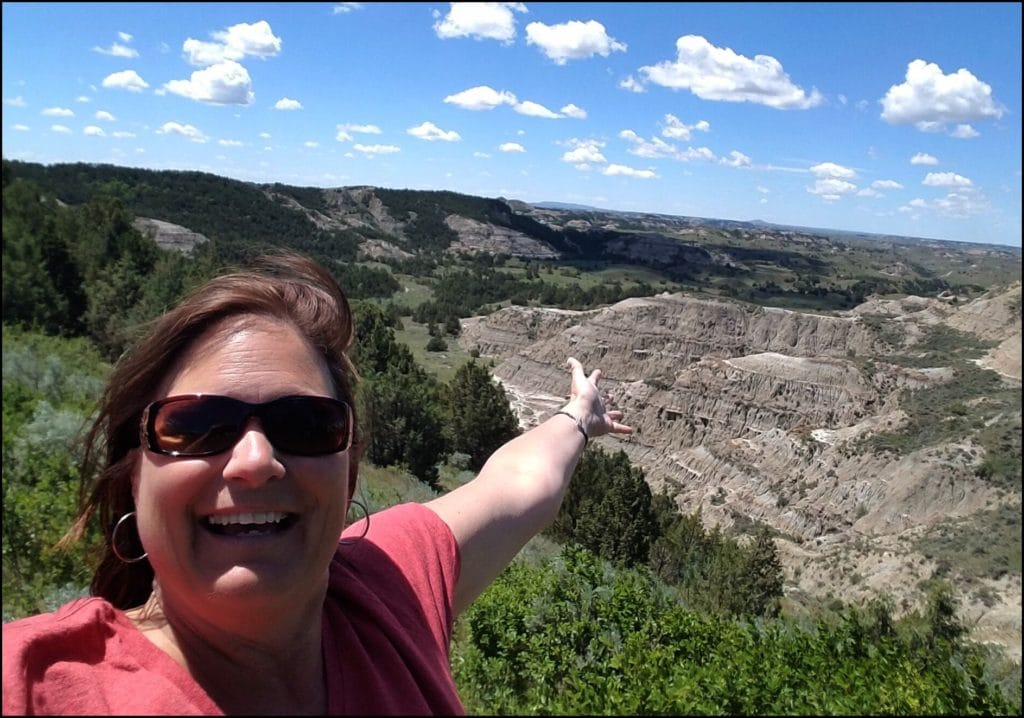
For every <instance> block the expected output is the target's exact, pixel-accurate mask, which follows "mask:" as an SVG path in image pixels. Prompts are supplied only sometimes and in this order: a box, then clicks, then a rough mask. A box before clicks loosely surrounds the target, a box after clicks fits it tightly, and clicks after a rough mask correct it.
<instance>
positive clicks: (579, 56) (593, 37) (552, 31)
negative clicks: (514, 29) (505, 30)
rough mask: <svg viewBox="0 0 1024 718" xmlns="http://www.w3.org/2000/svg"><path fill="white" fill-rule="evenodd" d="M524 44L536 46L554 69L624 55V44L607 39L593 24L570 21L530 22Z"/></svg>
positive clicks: (601, 30) (593, 22)
mask: <svg viewBox="0 0 1024 718" xmlns="http://www.w3.org/2000/svg"><path fill="white" fill-rule="evenodd" d="M526 44H527V45H536V46H537V47H538V48H540V51H541V52H542V53H544V55H546V56H547V58H548V59H549V60H552V61H554V63H555V64H556V65H564V64H565V63H566V62H568V61H569V60H585V59H587V58H589V57H593V56H594V55H600V56H601V57H608V55H610V54H611V53H613V52H625V51H626V44H625V43H623V42H619V41H618V40H616V39H615V38H613V37H610V36H609V35H608V33H607V32H606V31H605V29H604V25H602V24H601V23H599V22H597V21H596V20H588V21H587V22H581V21H579V20H570V21H569V22H563V23H560V24H558V25H545V24H544V23H542V22H531V23H530V24H529V25H527V26H526Z"/></svg>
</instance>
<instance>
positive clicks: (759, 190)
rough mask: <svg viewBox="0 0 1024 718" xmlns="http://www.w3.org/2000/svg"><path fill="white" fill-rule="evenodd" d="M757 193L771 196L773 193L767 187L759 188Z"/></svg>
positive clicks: (759, 186)
mask: <svg viewBox="0 0 1024 718" xmlns="http://www.w3.org/2000/svg"><path fill="white" fill-rule="evenodd" d="M757 191H758V192H760V193H761V194H771V193H772V191H771V190H770V189H768V188H767V187H762V186H761V185H758V186H757Z"/></svg>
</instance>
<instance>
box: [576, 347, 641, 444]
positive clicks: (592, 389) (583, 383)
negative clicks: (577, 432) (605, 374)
mask: <svg viewBox="0 0 1024 718" xmlns="http://www.w3.org/2000/svg"><path fill="white" fill-rule="evenodd" d="M568 364H569V369H570V370H571V371H572V385H571V387H570V388H569V403H568V404H566V405H565V406H564V407H563V411H567V412H569V413H570V414H572V415H573V416H575V417H578V418H579V419H580V420H581V421H582V422H583V426H584V428H585V429H586V431H587V436H589V437H591V438H593V437H595V436H601V435H602V434H632V433H633V429H632V427H630V426H627V425H625V424H622V423H620V421H621V419H622V416H623V414H622V412H621V411H619V410H617V409H613V410H611V411H609V410H608V409H607V408H606V407H605V405H604V401H603V400H602V399H601V393H600V392H599V391H598V389H597V382H598V381H600V379H601V370H600V369H595V370H594V371H593V372H591V374H590V376H589V377H588V376H587V375H586V373H585V372H584V371H583V365H582V364H580V362H579V360H578V359H576V358H575V357H569V360H568Z"/></svg>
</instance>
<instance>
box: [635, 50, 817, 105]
mask: <svg viewBox="0 0 1024 718" xmlns="http://www.w3.org/2000/svg"><path fill="white" fill-rule="evenodd" d="M639 72H640V74H641V75H643V77H644V78H645V79H646V80H647V81H648V82H652V83H654V84H656V85H661V86H662V87H668V88H670V89H673V90H690V91H691V92H692V93H693V94H695V95H696V96H697V97H699V98H701V99H702V100H719V101H722V102H753V103H756V104H759V105H766V106H768V107H773V108H775V109H777V110H805V109H808V108H811V107H816V106H818V105H820V104H821V103H822V102H824V98H823V97H822V95H821V93H819V92H818V90H817V89H812V90H811V93H810V94H808V93H806V92H805V91H804V90H803V89H802V88H801V87H799V86H797V85H794V84H793V82H792V81H791V80H790V79H789V75H787V74H786V72H785V71H784V70H783V69H782V63H780V62H779V61H778V60H776V59H775V58H774V57H771V56H770V55H755V56H754V59H750V58H749V57H745V56H743V55H740V54H738V53H736V52H733V50H732V49H730V48H727V47H725V48H723V47H715V46H714V45H712V44H711V43H710V42H708V41H707V40H706V39H704V38H703V37H701V36H700V35H683V36H682V37H680V38H679V39H678V40H676V59H675V60H674V61H672V60H665V61H663V62H659V63H658V64H657V65H648V66H645V67H641V68H640V70H639Z"/></svg>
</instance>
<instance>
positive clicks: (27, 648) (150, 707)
mask: <svg viewBox="0 0 1024 718" xmlns="http://www.w3.org/2000/svg"><path fill="white" fill-rule="evenodd" d="M211 712H212V713H221V711H220V710H219V709H217V707H216V704H214V703H213V702H212V700H210V699H209V697H208V696H207V695H206V693H205V692H204V691H203V690H202V689H201V688H200V687H199V686H198V684H196V683H195V682H194V681H193V680H192V679H191V677H190V676H188V674H187V673H186V672H185V671H184V670H183V669H182V668H181V667H180V666H178V665H177V664H176V663H174V662H173V660H172V659H171V658H170V657H169V656H167V655H166V654H164V653H163V652H162V651H160V650H159V649H158V648H157V647H156V646H154V645H153V644H152V643H150V642H149V640H148V639H147V638H146V637H145V636H143V635H142V633H141V632H139V631H138V629H136V628H135V626H134V625H133V624H132V623H131V621H130V620H129V619H128V617H127V616H125V615H124V613H123V612H121V611H119V610H118V609H116V608H115V607H114V606H113V605H111V604H110V603H109V602H107V601H105V600H103V599H101V598H85V599H77V600H75V601H71V602H70V603H67V604H65V605H63V606H61V607H60V608H59V609H57V610H56V611H53V612H51V613H43V614H39V615H36V616H31V617H28V618H23V619H19V620H16V621H12V622H10V623H5V624H4V626H3V713H4V714H5V715H10V714H20V715H27V714H51V715H56V714H64V715H68V714H79V715H82V714H92V715H111V714H122V715H144V714H147V713H150V714H152V713H176V714H182V715H197V714H209V713H211Z"/></svg>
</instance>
